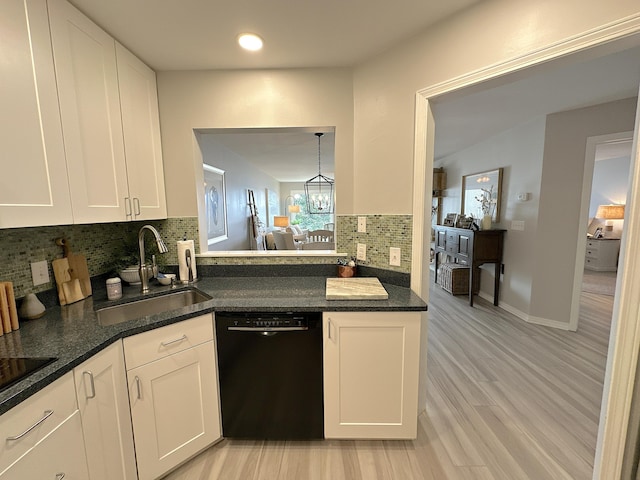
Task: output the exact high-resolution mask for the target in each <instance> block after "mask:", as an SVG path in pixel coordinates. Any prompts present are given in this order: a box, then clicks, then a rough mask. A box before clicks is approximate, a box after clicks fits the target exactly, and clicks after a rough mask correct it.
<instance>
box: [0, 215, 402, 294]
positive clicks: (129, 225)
mask: <svg viewBox="0 0 640 480" xmlns="http://www.w3.org/2000/svg"><path fill="white" fill-rule="evenodd" d="M366 217H367V233H357V220H358V216H355V215H340V216H337V218H336V236H337V239H338V244H337V250H338V251H339V252H346V253H347V254H348V256H354V257H355V255H356V248H357V244H358V243H366V245H367V261H366V262H361V263H362V264H363V265H367V266H370V267H377V268H383V269H386V270H393V271H397V272H403V273H409V272H410V265H411V216H410V215H367V216H366ZM144 224H151V225H153V226H154V227H156V228H157V229H158V231H159V232H160V235H161V236H162V238H163V239H164V240H165V243H166V244H167V247H168V248H169V252H168V253H166V254H164V255H158V257H157V260H158V263H159V264H160V265H163V264H166V265H176V264H177V262H178V257H177V246H176V242H177V241H178V240H181V239H182V238H183V237H184V236H185V235H186V237H187V238H189V239H194V240H196V253H198V252H199V248H198V247H197V238H198V219H197V217H184V218H169V219H167V220H157V221H148V222H118V223H99V224H88V225H59V226H50V227H32V228H15V229H0V281H10V282H13V284H14V289H15V293H16V296H17V297H23V296H24V295H26V294H27V293H32V292H33V293H37V292H41V291H44V290H48V289H51V288H54V287H55V279H54V276H53V270H52V268H51V262H52V260H55V259H56V258H61V257H62V248H61V247H59V246H57V245H56V244H55V239H56V238H60V237H65V238H66V239H67V240H68V242H69V244H70V245H71V250H72V251H73V252H75V253H79V254H83V255H85V256H86V258H87V265H88V267H89V274H90V275H91V276H95V275H102V274H106V273H111V272H114V271H115V270H116V269H117V266H118V263H120V262H124V263H126V260H125V259H126V258H127V254H128V253H131V252H133V253H135V252H137V251H138V242H137V235H138V231H139V229H140V227H142V226H143V225H144ZM146 237H147V238H148V239H150V238H151V236H150V235H147V236H146ZM147 243H148V244H149V243H150V242H147ZM389 247H399V248H401V252H402V258H401V266H400V267H391V266H389ZM147 250H149V249H147ZM41 260H46V261H47V263H48V264H49V278H50V281H49V283H46V284H43V285H38V286H33V283H32V279H31V267H30V264H31V263H32V262H37V261H41ZM198 263H199V264H203V265H266V264H280V265H287V264H292V265H293V264H304V263H309V264H329V263H332V264H333V263H336V262H335V258H334V257H308V256H299V257H251V256H247V257H208V258H199V259H198Z"/></svg>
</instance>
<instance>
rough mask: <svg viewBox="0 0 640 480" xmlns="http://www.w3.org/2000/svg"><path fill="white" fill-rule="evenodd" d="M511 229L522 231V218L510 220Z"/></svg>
mask: <svg viewBox="0 0 640 480" xmlns="http://www.w3.org/2000/svg"><path fill="white" fill-rule="evenodd" d="M511 230H519V231H524V220H511Z"/></svg>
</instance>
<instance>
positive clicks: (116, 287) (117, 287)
mask: <svg viewBox="0 0 640 480" xmlns="http://www.w3.org/2000/svg"><path fill="white" fill-rule="evenodd" d="M107 298H108V299H109V300H117V299H119V298H122V282H121V281H120V279H119V278H117V277H115V278H108V279H107Z"/></svg>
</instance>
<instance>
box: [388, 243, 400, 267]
mask: <svg viewBox="0 0 640 480" xmlns="http://www.w3.org/2000/svg"><path fill="white" fill-rule="evenodd" d="M400 258H401V257H400V249H399V248H398V247H389V265H392V266H394V267H399V266H400Z"/></svg>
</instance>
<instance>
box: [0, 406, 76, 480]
mask: <svg viewBox="0 0 640 480" xmlns="http://www.w3.org/2000/svg"><path fill="white" fill-rule="evenodd" d="M62 478H64V479H65V480H87V478H89V472H88V470H87V462H86V458H85V454H84V445H83V444H82V424H81V422H80V414H79V412H78V411H77V410H76V411H75V412H74V413H73V415H71V416H70V417H69V418H67V419H66V420H65V421H64V422H63V423H62V424H60V426H58V428H56V429H55V430H54V431H52V432H51V433H50V434H49V435H47V436H46V437H45V438H44V439H43V440H42V441H41V442H40V443H38V444H37V445H36V446H35V447H33V448H32V449H31V450H29V452H28V453H27V454H26V455H25V456H23V457H22V458H20V460H18V461H17V462H16V463H14V464H13V465H11V467H9V468H8V469H7V470H5V471H4V472H3V473H2V474H1V475H0V480H26V479H34V480H35V479H50V480H61V479H62Z"/></svg>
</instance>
